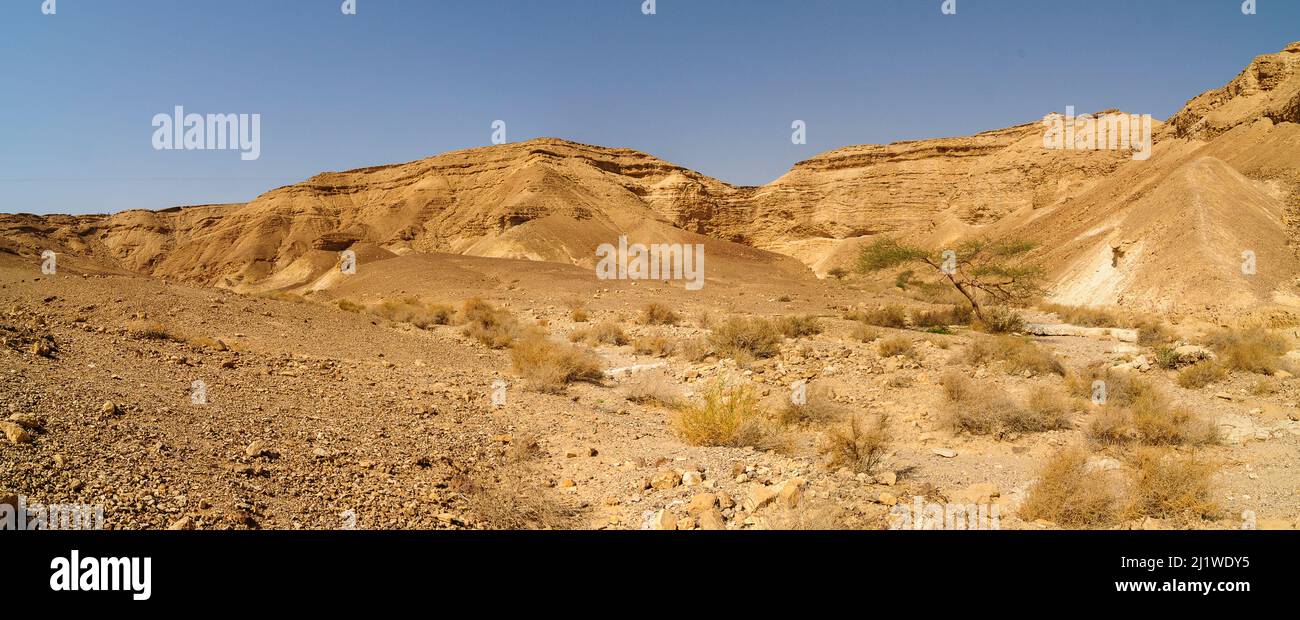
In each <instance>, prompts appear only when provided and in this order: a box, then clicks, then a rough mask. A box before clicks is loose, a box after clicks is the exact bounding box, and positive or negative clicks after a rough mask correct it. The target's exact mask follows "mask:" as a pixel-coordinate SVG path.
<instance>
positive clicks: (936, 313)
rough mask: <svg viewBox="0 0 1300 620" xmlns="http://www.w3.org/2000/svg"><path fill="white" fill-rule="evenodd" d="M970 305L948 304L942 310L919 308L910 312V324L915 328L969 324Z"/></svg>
mask: <svg viewBox="0 0 1300 620" xmlns="http://www.w3.org/2000/svg"><path fill="white" fill-rule="evenodd" d="M974 314H975V313H974V311H973V310H971V307H970V306H948V307H947V308H946V309H943V310H921V311H917V312H913V313H912V318H911V320H912V326H913V327H917V328H926V327H948V326H949V325H969V324H970V322H971V319H972V318H973V317H974Z"/></svg>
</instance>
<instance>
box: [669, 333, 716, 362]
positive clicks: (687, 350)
mask: <svg viewBox="0 0 1300 620" xmlns="http://www.w3.org/2000/svg"><path fill="white" fill-rule="evenodd" d="M673 348H674V354H675V355H676V356H677V357H680V358H681V359H684V360H686V361H688V362H702V361H704V360H705V359H707V358H708V357H709V356H710V355H712V354H713V345H711V344H709V339H708V338H704V337H702V336H696V337H694V338H687V339H686V340H683V341H681V342H679V343H677V344H676V345H675V346H674V347H673Z"/></svg>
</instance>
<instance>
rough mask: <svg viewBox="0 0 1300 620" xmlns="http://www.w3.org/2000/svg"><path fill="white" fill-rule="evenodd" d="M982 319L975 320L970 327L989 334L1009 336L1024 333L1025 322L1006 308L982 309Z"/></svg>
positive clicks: (992, 307)
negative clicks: (1014, 333) (1013, 333)
mask: <svg viewBox="0 0 1300 620" xmlns="http://www.w3.org/2000/svg"><path fill="white" fill-rule="evenodd" d="M982 312H983V314H984V318H983V319H982V320H981V319H976V320H975V322H973V323H971V327H973V328H975V329H977V330H979V331H983V332H988V333H990V334H1009V333H1012V332H1019V331H1024V329H1025V320H1024V318H1022V317H1021V316H1020V314H1018V313H1017V312H1016V311H1014V310H1012V309H1010V308H1007V307H1006V306H989V307H987V308H983V309H982Z"/></svg>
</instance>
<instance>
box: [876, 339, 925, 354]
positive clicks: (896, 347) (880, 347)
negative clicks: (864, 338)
mask: <svg viewBox="0 0 1300 620" xmlns="http://www.w3.org/2000/svg"><path fill="white" fill-rule="evenodd" d="M876 351H877V352H878V353H880V356H881V357H898V356H903V357H908V358H911V359H916V358H917V356H918V355H919V353H918V352H917V350H916V347H915V346H914V345H913V344H912V339H911V338H908V337H907V336H904V335H902V334H899V335H897V336H890V337H888V338H884V339H882V340H881V341H880V342H879V343H877V344H876Z"/></svg>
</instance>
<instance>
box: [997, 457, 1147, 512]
mask: <svg viewBox="0 0 1300 620" xmlns="http://www.w3.org/2000/svg"><path fill="white" fill-rule="evenodd" d="M1121 510H1122V504H1121V500H1120V496H1119V493H1117V492H1116V490H1115V488H1114V484H1113V483H1112V481H1111V480H1110V479H1108V476H1107V474H1106V472H1105V471H1102V470H1099V469H1093V470H1090V469H1089V468H1088V454H1087V452H1085V451H1084V450H1083V449H1081V448H1077V447H1073V448H1067V449H1065V450H1062V451H1061V452H1059V453H1057V454H1056V456H1053V457H1052V458H1050V459H1048V460H1047V462H1046V463H1044V464H1043V466H1042V468H1041V469H1039V471H1038V479H1037V481H1036V482H1034V484H1033V486H1031V487H1029V491H1028V493H1027V494H1026V496H1025V500H1024V502H1023V503H1022V504H1021V505H1020V510H1019V516H1020V518H1022V519H1024V520H1026V521H1032V520H1036V519H1044V520H1047V521H1051V522H1053V523H1056V524H1058V525H1061V526H1064V527H1068V528H1105V527H1110V526H1112V525H1115V524H1116V523H1118V522H1119V521H1120V519H1121Z"/></svg>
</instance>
